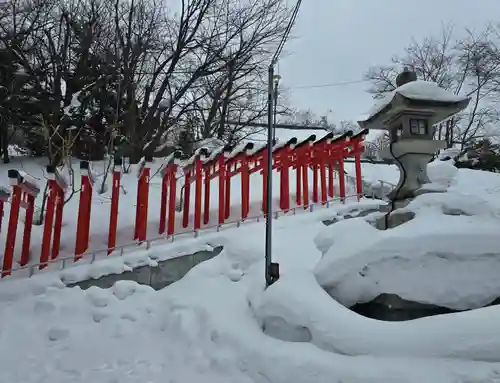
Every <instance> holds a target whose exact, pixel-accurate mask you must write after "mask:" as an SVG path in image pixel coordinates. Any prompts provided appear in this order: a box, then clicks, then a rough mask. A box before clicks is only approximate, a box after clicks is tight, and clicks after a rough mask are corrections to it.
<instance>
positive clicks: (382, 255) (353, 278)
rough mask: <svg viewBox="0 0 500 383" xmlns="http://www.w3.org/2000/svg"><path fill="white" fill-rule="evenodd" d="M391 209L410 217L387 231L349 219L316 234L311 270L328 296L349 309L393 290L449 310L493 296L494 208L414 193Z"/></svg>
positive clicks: (468, 199) (499, 266)
mask: <svg viewBox="0 0 500 383" xmlns="http://www.w3.org/2000/svg"><path fill="white" fill-rule="evenodd" d="M398 211H400V212H405V211H411V212H414V213H415V218H414V219H412V220H410V221H408V222H406V223H404V224H402V225H400V226H398V227H396V228H394V229H391V230H387V231H379V230H377V229H375V228H374V227H372V226H371V225H370V224H369V223H368V222H367V221H366V220H363V219H352V220H349V221H345V222H338V223H337V224H335V225H332V226H334V227H332V228H331V229H330V228H327V229H325V230H324V231H323V232H322V233H320V234H319V235H318V236H317V237H316V246H317V248H318V250H320V251H321V252H322V253H323V254H324V256H323V258H322V259H321V261H320V262H319V263H318V264H317V266H316V268H315V275H316V278H317V280H318V283H319V284H320V285H321V286H322V287H323V288H324V289H325V290H326V291H327V292H328V293H329V294H330V295H331V296H332V297H334V298H335V299H337V300H338V301H339V302H340V303H341V304H343V305H345V306H347V307H351V306H353V305H354V304H356V303H366V302H369V301H371V300H373V299H374V298H376V297H378V296H379V295H381V294H396V295H398V296H399V297H400V298H403V299H406V300H409V301H414V302H419V303H427V304H433V305H437V306H442V307H447V308H450V309H454V310H467V309H474V308H478V307H483V306H485V305H487V304H489V303H491V302H492V301H494V300H495V299H496V298H498V297H500V280H499V279H498V277H497V275H498V273H499V272H500V236H499V235H498V232H499V230H500V211H499V210H498V209H497V208H495V207H494V206H491V205H490V204H489V203H488V202H487V201H485V200H483V199H481V198H478V197H473V196H467V195H462V194H459V193H443V194H424V195H421V196H419V197H418V198H416V199H415V200H414V201H413V202H412V203H410V204H409V205H408V206H407V207H406V208H405V209H400V210H398ZM348 233H351V235H349V234H348ZM352 233H355V236H356V237H355V238H356V239H358V238H362V240H353V236H352Z"/></svg>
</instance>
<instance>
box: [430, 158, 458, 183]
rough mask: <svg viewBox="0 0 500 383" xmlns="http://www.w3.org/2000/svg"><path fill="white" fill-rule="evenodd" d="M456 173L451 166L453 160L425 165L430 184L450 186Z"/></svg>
mask: <svg viewBox="0 0 500 383" xmlns="http://www.w3.org/2000/svg"><path fill="white" fill-rule="evenodd" d="M457 173H458V169H457V168H456V167H455V165H454V164H453V160H448V161H433V162H431V163H429V164H428V165H427V177H428V178H429V180H430V181H431V183H434V184H438V185H441V186H445V187H447V186H450V185H451V183H452V182H453V180H454V179H455V178H456V176H457Z"/></svg>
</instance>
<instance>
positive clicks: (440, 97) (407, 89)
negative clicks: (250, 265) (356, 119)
mask: <svg viewBox="0 0 500 383" xmlns="http://www.w3.org/2000/svg"><path fill="white" fill-rule="evenodd" d="M397 94H399V95H401V96H403V97H405V98H407V99H409V100H413V101H429V102H439V103H446V104H456V103H460V102H464V101H467V100H468V99H469V97H467V96H461V95H457V94H454V93H451V92H449V91H447V90H446V89H443V88H441V87H439V86H438V84H436V83H435V82H430V81H423V80H417V81H411V82H408V83H406V84H404V85H401V86H400V87H398V88H396V89H394V90H393V91H392V92H391V93H389V94H388V95H387V96H385V97H384V98H383V99H381V100H380V101H378V102H377V103H376V104H375V105H374V106H373V107H372V108H371V109H370V111H369V112H368V113H367V115H366V116H364V117H363V118H362V119H360V121H368V120H370V119H372V118H373V117H375V116H376V115H377V114H379V113H380V112H381V111H382V110H383V109H385V108H386V107H387V106H388V105H389V104H390V103H391V102H392V100H393V99H394V97H395V96H396V95H397Z"/></svg>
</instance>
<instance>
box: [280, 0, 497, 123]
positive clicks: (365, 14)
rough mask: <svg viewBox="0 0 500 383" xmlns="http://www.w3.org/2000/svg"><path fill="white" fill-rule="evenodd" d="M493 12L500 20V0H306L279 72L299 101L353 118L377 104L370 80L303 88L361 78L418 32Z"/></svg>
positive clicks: (472, 24)
mask: <svg viewBox="0 0 500 383" xmlns="http://www.w3.org/2000/svg"><path fill="white" fill-rule="evenodd" d="M288 1H289V3H290V5H292V4H294V2H295V0H288ZM495 17H496V18H497V21H499V22H500V0H478V1H473V0H418V1H411V2H410V1H404V0H303V4H302V7H301V11H300V13H299V16H298V19H297V23H296V25H295V28H294V30H293V32H292V34H293V35H294V39H293V40H290V41H289V42H288V43H287V45H286V47H285V50H286V53H287V56H285V57H283V58H282V59H281V60H280V63H279V66H278V69H279V74H280V75H281V76H282V82H283V85H285V86H287V87H289V88H290V92H291V100H290V101H291V103H292V106H293V107H296V108H300V109H309V108H310V109H312V110H313V111H315V112H316V113H318V114H325V113H326V112H327V111H328V110H331V112H330V113H329V114H328V116H329V118H330V119H331V120H332V121H335V122H336V121H339V120H355V119H356V118H357V117H359V116H360V115H361V114H363V113H364V112H366V111H367V110H368V109H369V108H370V107H371V105H372V100H371V96H370V95H369V94H367V93H366V89H367V87H368V84H367V83H357V84H350V85H344V86H334V87H324V88H308V89H300V88H297V87H301V86H311V85H322V84H330V83H339V82H349V81H356V80H361V79H362V78H363V74H364V73H365V72H366V70H367V69H368V67H369V66H370V65H377V64H387V63H389V62H390V58H391V56H393V55H394V54H401V53H403V50H404V48H405V47H406V46H407V45H408V44H409V43H410V42H411V40H412V38H414V39H416V40H422V39H423V38H424V37H426V36H429V35H432V34H438V33H439V32H440V30H441V27H442V24H443V23H444V24H448V23H453V25H454V26H455V30H456V32H457V34H458V33H459V32H460V31H461V30H463V28H464V27H468V28H472V29H476V30H480V29H482V28H483V27H484V26H486V24H487V23H488V22H489V21H494V20H493V18H495Z"/></svg>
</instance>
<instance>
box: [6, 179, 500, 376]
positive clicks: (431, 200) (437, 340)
mask: <svg viewBox="0 0 500 383" xmlns="http://www.w3.org/2000/svg"><path fill="white" fill-rule="evenodd" d="M479 180H480V181H481V182H479ZM498 186H500V179H499V177H498V176H497V175H495V174H491V173H481V172H470V171H459V172H458V176H457V180H456V182H455V183H454V184H453V185H452V186H451V187H450V189H449V191H448V193H446V194H439V195H438V194H434V195H424V196H422V197H423V198H422V197H419V198H417V199H416V200H415V202H414V204H413V206H411V205H410V206H409V207H408V209H410V208H411V209H412V210H414V211H415V212H416V216H417V218H415V222H418V221H417V220H418V219H420V218H419V217H421V219H422V222H421V223H420V225H421V227H420V229H423V226H425V225H426V226H427V227H428V231H429V232H432V233H433V234H434V235H441V234H442V235H447V236H449V244H452V243H454V241H457V240H458V238H459V237H460V236H462V235H463V232H462V231H460V230H459V229H460V228H465V227H467V228H470V227H471V226H467V225H472V223H470V222H473V221H471V220H475V219H477V220H478V221H479V220H480V221H482V222H483V226H488V227H489V230H490V231H489V232H491V231H493V230H495V229H496V230H497V232H498V228H500V227H499V226H500V225H499V224H498V222H497V221H496V220H497V210H495V209H496V208H497V207H498V205H492V204H494V203H495V202H494V201H495V195H497V193H498ZM467 193H470V196H471V195H474V196H475V197H476V199H472V198H469V197H470V196H467V197H464V195H466V194H467ZM374 204H376V202H371V203H370V202H366V203H365V206H360V205H358V204H357V203H348V204H346V205H337V206H335V207H332V208H331V209H327V210H318V211H316V212H312V213H309V214H302V215H297V216H295V217H292V216H290V217H282V218H280V219H279V220H276V221H274V222H275V224H274V241H273V256H274V258H275V260H277V261H279V262H280V265H281V278H280V280H279V281H278V282H277V283H276V284H274V285H273V286H271V287H270V288H269V289H267V290H266V291H264V290H263V287H264V286H263V283H264V278H263V265H264V253H263V251H264V246H263V244H264V225H263V224H262V223H257V224H253V225H245V226H242V227H240V228H239V229H237V230H227V231H225V232H224V231H222V232H220V233H212V234H207V235H206V236H201V237H200V238H198V239H196V240H193V241H192V242H189V243H190V244H189V243H186V244H184V245H182V246H183V247H182V251H188V250H189V246H192V247H193V248H195V247H199V246H201V245H202V244H203V243H208V244H222V245H223V246H224V251H223V252H222V253H221V255H219V256H217V257H216V258H214V259H213V260H211V261H207V262H205V263H203V264H200V265H198V266H197V267H195V268H194V269H192V270H191V272H189V273H188V275H187V276H186V277H185V278H183V279H182V280H181V281H179V282H178V283H175V284H173V285H171V286H169V287H168V288H165V289H163V290H161V291H152V290H151V289H150V288H148V287H144V286H139V285H137V284H134V283H131V282H119V283H117V284H116V285H115V286H114V287H113V288H112V289H109V290H101V289H97V288H91V289H89V290H86V291H82V290H80V289H79V288H72V289H70V288H63V286H62V283H60V282H59V283H58V282H57V281H58V277H59V274H57V273H48V274H46V275H37V276H35V277H33V278H31V279H29V280H24V281H22V280H15V279H14V280H11V281H2V282H0V301H1V305H0V355H2V358H0V381H2V382H4V381H5V382H26V383H32V382H37V383H49V382H50V383H66V382H69V381H71V382H74V383H79V382H82V383H83V382H86V383H87V382H89V381H92V382H94V383H109V382H120V383H122V382H124V383H129V382H130V383H131V382H134V383H135V382H141V383H143V382H164V381H167V382H172V383H181V382H182V383H189V382H194V381H201V382H207V383H212V382H214V383H215V382H222V383H224V382H228V383H229V382H234V383H240V382H241V383H247V382H248V383H250V382H257V383H269V382H271V383H285V382H286V383H303V382H313V383H331V382H338V383H340V382H344V383H345V382H354V383H361V382H363V383H364V382H366V383H372V382H380V383H382V382H383V383H406V382H411V383H422V382H433V383H434V382H436V383H457V382H462V383H472V382H480V383H486V382H500V363H499V362H500V351H499V350H500V336H499V335H498V331H497V323H498V320H499V319H500V309H499V308H497V307H492V308H488V309H478V310H475V311H470V312H465V313H460V314H452V315H446V316H436V317H430V318H425V319H422V320H415V321H410V322H400V323H395V322H389V323H386V322H379V321H375V320H371V319H367V318H363V317H360V316H358V315H357V314H354V313H352V312H350V311H349V310H347V309H346V308H344V307H343V306H341V305H340V304H339V303H337V302H336V301H334V300H333V299H332V298H331V297H330V296H329V295H328V294H327V293H326V292H325V291H324V290H323V289H322V288H321V287H320V285H319V284H318V282H317V280H316V277H315V275H314V272H315V270H316V271H317V270H318V269H321V266H320V265H321V263H319V264H318V262H320V260H321V259H322V256H323V255H322V251H320V250H319V249H318V248H317V246H316V243H315V238H316V236H317V235H318V233H320V232H322V230H323V229H324V225H323V224H322V223H321V221H322V220H324V219H329V218H331V217H332V216H333V215H336V214H337V215H342V214H344V213H347V212H352V210H359V209H361V208H373V206H374ZM457 205H460V208H461V209H462V210H463V212H464V213H468V214H467V215H462V216H445V217H447V218H442V219H448V218H450V219H455V220H456V221H455V222H456V223H455V224H452V223H451V221H450V222H448V221H447V222H440V221H436V217H438V216H441V215H443V214H442V211H443V210H446V209H447V208H455V207H456V206H457ZM492 206H493V208H492ZM495 206H496V207H495ZM354 215H355V214H354ZM424 221H425V222H424ZM459 221H460V222H459ZM442 223H446V224H442ZM473 223H476V222H475V221H474V222H473ZM424 224H425V225H424ZM478 224H479V223H478ZM405 225H406V224H405ZM405 225H402V226H400V228H403V227H405ZM411 225H414V226H411ZM416 225H417V223H414V222H413V221H410V225H409V226H407V227H408V230H403V229H399V231H396V229H395V230H394V232H395V233H397V235H396V234H394V235H393V236H392V237H390V236H388V235H387V234H385V236H384V234H383V233H382V232H379V231H376V230H375V229H373V230H372V229H371V226H369V225H368V224H367V223H366V217H361V218H353V219H351V220H345V221H343V222H339V223H336V224H334V225H331V226H330V227H329V228H327V229H326V230H330V234H331V235H332V236H333V241H330V243H328V244H326V245H325V246H324V249H323V250H324V251H326V254H337V256H336V257H337V261H339V262H340V261H341V260H344V265H343V266H342V265H341V264H340V263H339V264H337V266H338V268H339V270H340V271H338V272H337V271H336V270H335V267H333V266H332V268H331V269H330V271H331V272H332V273H333V272H337V273H338V274H342V275H346V273H345V272H346V271H348V270H354V269H356V267H358V266H360V265H361V263H362V262H361V261H360V260H359V259H358V260H356V259H354V258H351V261H350V262H348V259H349V257H353V256H354V254H359V253H356V252H354V251H351V252H349V251H347V250H348V248H347V247H346V246H348V245H349V246H351V248H350V249H351V250H352V249H353V248H354V246H356V248H357V249H358V250H359V251H360V252H361V250H363V249H364V248H365V247H367V246H368V247H369V246H370V245H372V244H376V243H377V242H378V241H379V240H381V239H385V238H393V239H397V238H398V237H399V238H407V239H408V241H407V242H408V243H411V239H414V238H416V237H417V238H418V235H420V234H421V232H419V231H418V230H416V228H415V226H416ZM472 226H473V225H472ZM334 228H338V232H337V231H336V230H334ZM374 230H375V231H374ZM485 230H486V229H485ZM489 232H488V233H489ZM322 235H323V236H324V233H323V234H322ZM316 242H317V241H316ZM420 244H421V247H422V248H425V247H426V246H430V245H431V244H432V241H420ZM172 246H180V245H179V244H177V245H176V244H170V245H165V246H163V247H162V246H159V247H157V248H155V249H154V250H153V251H154V252H155V254H157V255H156V256H160V257H161V256H162V255H161V254H162V251H163V252H164V254H168V253H169V252H170V251H171V250H172V249H175V250H174V251H176V252H179V251H181V248H178V247H177V248H172ZM464 246H466V245H465V244H464ZM481 246H482V244H481V243H479V244H477V243H476V247H478V251H480V250H481ZM450 248H452V249H454V247H450ZM162 249H163V250H162ZM457 251H458V250H457ZM144 253H145V252H143V253H141V255H138V256H137V259H138V260H139V259H141V258H143V257H144ZM156 256H155V257H156ZM130 257H132V254H130ZM376 257H377V254H374V258H376ZM326 258H330V256H328V257H326V256H325V257H324V258H323V260H322V261H321V262H322V263H323V262H324V260H325V259H326ZM363 259H364V260H365V261H366V257H365V258H363ZM379 259H380V258H379ZM118 261H119V259H114V260H113V259H110V260H109V261H107V262H108V265H107V267H111V264H112V263H113V262H118ZM332 264H334V263H332ZM410 266H411V267H412V268H413V266H414V265H412V264H410ZM85 267H86V266H80V268H85ZM342 267H343V268H342ZM342 270H343V271H344V272H342ZM400 270H401V269H399V268H397V264H395V265H393V269H392V270H387V272H391V273H392V274H397V273H398V272H399V271H400ZM327 274H328V273H327ZM471 274H472V273H471ZM385 279H387V278H385ZM22 282H24V283H22ZM443 285H444V283H443ZM20 286H23V288H20ZM438 287H439V286H438ZM453 287H455V286H453ZM450 292H452V291H451V288H450ZM452 293H453V292H452ZM452 295H453V294H452ZM264 324H265V325H266V326H267V330H266V332H268V331H269V328H272V327H273V326H274V327H275V328H276V327H280V328H281V330H282V332H283V333H284V334H283V335H284V336H291V335H296V336H297V339H296V341H295V342H290V341H284V340H279V339H275V338H273V337H271V336H268V335H266V334H265V333H264V332H263V330H262V326H263V325H264ZM297 334H298V335H297ZM20 366H21V367H20Z"/></svg>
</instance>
